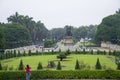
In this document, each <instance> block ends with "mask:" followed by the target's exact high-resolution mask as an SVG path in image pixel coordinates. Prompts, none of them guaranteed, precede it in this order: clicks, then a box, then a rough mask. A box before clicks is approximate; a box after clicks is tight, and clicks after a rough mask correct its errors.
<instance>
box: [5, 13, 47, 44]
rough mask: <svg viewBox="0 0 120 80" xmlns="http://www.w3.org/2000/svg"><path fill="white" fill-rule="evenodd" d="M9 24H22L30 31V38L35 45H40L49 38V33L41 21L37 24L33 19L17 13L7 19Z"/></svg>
mask: <svg viewBox="0 0 120 80" xmlns="http://www.w3.org/2000/svg"><path fill="white" fill-rule="evenodd" d="M7 20H8V22H11V23H12V24H13V23H17V24H21V25H22V26H24V27H25V28H27V30H28V31H29V34H30V37H31V39H32V41H33V42H34V43H38V42H40V41H42V39H45V38H47V37H48V36H49V31H48V30H47V29H46V27H45V25H44V24H43V23H41V21H38V22H35V21H34V20H33V18H32V17H29V16H27V15H26V16H24V15H20V14H18V12H16V13H15V14H14V15H11V16H10V17H8V18H7Z"/></svg>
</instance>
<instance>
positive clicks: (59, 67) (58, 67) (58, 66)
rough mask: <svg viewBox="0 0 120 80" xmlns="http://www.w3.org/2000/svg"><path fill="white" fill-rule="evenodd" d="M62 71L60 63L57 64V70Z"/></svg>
mask: <svg viewBox="0 0 120 80" xmlns="http://www.w3.org/2000/svg"><path fill="white" fill-rule="evenodd" d="M61 69H62V67H61V63H60V61H59V62H58V65H57V70H61Z"/></svg>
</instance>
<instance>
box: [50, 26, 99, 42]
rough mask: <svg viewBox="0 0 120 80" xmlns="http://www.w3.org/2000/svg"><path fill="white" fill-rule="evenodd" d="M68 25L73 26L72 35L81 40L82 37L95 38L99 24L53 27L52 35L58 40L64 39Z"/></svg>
mask: <svg viewBox="0 0 120 80" xmlns="http://www.w3.org/2000/svg"><path fill="white" fill-rule="evenodd" d="M67 27H71V32H72V36H73V38H74V39H75V40H80V39H81V38H92V39H93V38H94V36H95V33H96V30H97V25H90V26H80V27H78V28H76V27H73V26H68V25H67V26H65V27H64V28H53V29H52V30H50V32H51V37H52V38H54V39H56V40H58V41H59V40H61V39H64V37H65V36H66V29H67Z"/></svg>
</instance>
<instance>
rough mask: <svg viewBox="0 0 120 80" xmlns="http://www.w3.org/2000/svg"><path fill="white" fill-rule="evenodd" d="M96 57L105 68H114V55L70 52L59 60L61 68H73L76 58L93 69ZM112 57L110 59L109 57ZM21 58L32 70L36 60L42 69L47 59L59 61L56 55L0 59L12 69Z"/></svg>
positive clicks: (15, 67) (36, 63)
mask: <svg viewBox="0 0 120 80" xmlns="http://www.w3.org/2000/svg"><path fill="white" fill-rule="evenodd" d="M97 58H99V60H100V63H101V64H102V65H106V67H107V69H108V68H110V69H116V64H115V63H114V62H112V60H114V57H113V56H111V57H110V58H108V57H107V56H105V55H79V54H78V55H75V54H72V55H70V56H68V58H66V59H64V60H63V61H61V65H62V66H63V68H62V69H63V70H74V67H75V63H76V60H77V59H78V60H79V62H80V64H81V63H84V64H86V65H87V66H88V65H89V66H90V69H94V66H95V64H96V61H97ZM111 58H112V59H111ZM21 59H22V60H23V64H24V65H26V64H29V65H30V66H31V68H32V70H35V69H36V67H37V65H38V62H41V63H42V65H43V67H44V69H46V68H45V67H46V66H47V64H48V61H51V60H53V61H55V63H56V65H57V63H58V61H59V59H57V58H56V55H40V56H30V57H20V58H12V59H6V60H2V61H1V62H2V65H3V66H5V65H8V67H11V66H13V68H14V69H17V67H18V65H19V63H20V60H21Z"/></svg>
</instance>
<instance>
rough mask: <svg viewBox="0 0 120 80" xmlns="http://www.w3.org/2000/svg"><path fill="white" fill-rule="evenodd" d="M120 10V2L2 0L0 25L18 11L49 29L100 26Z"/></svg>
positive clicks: (118, 0) (109, 0) (0, 3)
mask: <svg viewBox="0 0 120 80" xmlns="http://www.w3.org/2000/svg"><path fill="white" fill-rule="evenodd" d="M118 8H120V0H0V22H7V20H6V19H7V17H9V16H10V15H13V14H14V13H15V12H18V13H19V14H22V15H28V16H30V17H33V19H34V20H35V21H39V20H40V21H41V22H42V23H44V24H45V26H46V27H47V28H48V29H51V28H58V27H64V26H65V25H72V26H74V27H79V26H81V25H90V24H100V23H101V21H102V19H103V18H104V17H106V16H108V15H112V14H114V13H115V11H117V10H118Z"/></svg>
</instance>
